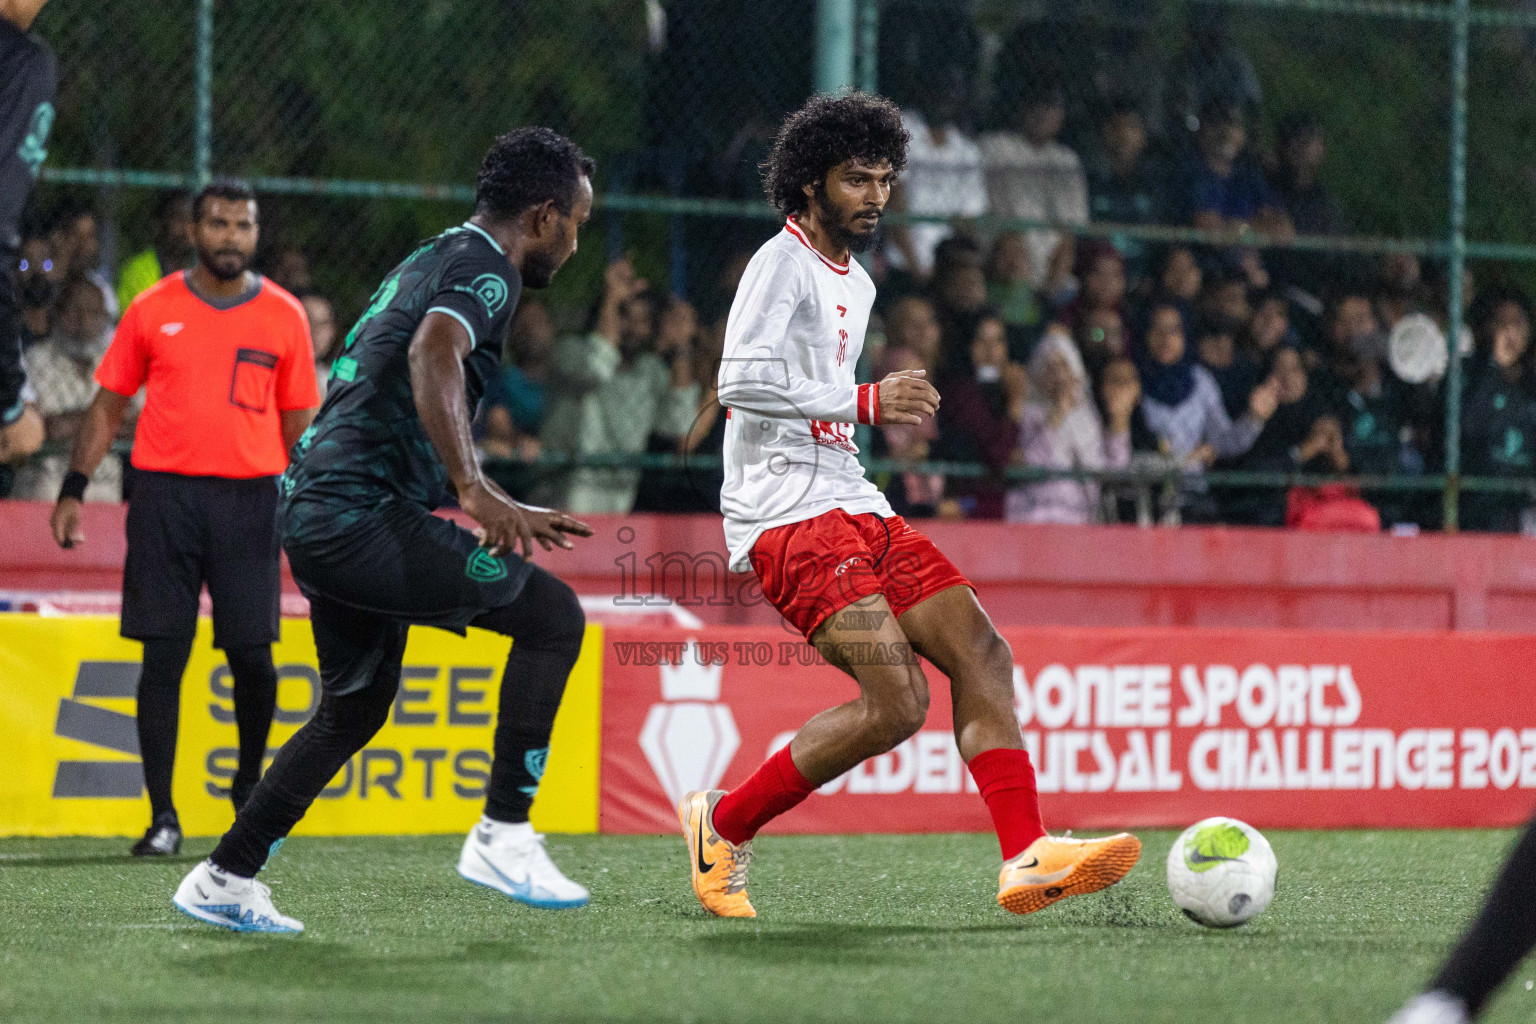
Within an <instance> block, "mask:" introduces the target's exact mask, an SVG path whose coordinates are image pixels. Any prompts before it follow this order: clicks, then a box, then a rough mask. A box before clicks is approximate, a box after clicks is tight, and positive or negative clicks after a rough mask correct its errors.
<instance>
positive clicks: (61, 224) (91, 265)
mask: <svg viewBox="0 0 1536 1024" xmlns="http://www.w3.org/2000/svg"><path fill="white" fill-rule="evenodd" d="M48 239H49V241H50V242H52V243H53V251H54V254H55V258H56V259H58V260H59V262H60V263H62V264H63V265H64V266H63V269H64V272H65V274H67V275H69V276H74V277H83V278H85V279H86V280H88V281H90V282H91V283H92V284H94V285H95V286H96V287H97V288H100V289H101V295H102V301H103V303H104V304H105V306H106V310H107V316H108V317H109V318H110V319H111V320H112V321H113V322H114V323H115V322H116V321H117V316H118V306H117V289H115V288H113V287H112V284H111V282H110V281H108V280H107V275H106V272H105V271H104V270H103V269H102V266H101V229H100V225H99V224H98V223H97V221H96V213H95V211H93V210H91V209H90V208H88V207H84V206H66V207H64V208H63V209H62V210H60V211H59V212H58V213H57V214H56V215H55V217H54V222H53V230H52V231H51V232H49V235H48Z"/></svg>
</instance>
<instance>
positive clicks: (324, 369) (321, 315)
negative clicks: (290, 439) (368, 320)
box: [298, 292, 342, 402]
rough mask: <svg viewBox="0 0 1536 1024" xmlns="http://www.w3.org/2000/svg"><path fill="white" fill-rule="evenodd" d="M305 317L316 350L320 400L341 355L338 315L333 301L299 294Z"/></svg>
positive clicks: (316, 376)
mask: <svg viewBox="0 0 1536 1024" xmlns="http://www.w3.org/2000/svg"><path fill="white" fill-rule="evenodd" d="M298 296H299V301H300V302H301V303H303V304H304V316H305V317H306V318H307V319H308V320H309V340H310V343H311V344H312V345H313V346H314V350H315V379H316V380H317V381H318V382H319V384H320V400H321V401H322V402H323V401H325V390H326V387H327V386H328V385H329V384H330V380H331V364H332V363H334V362H335V361H336V357H337V356H338V355H340V354H341V353H340V348H341V341H342V339H341V338H339V337H338V336H337V334H336V313H335V311H334V310H332V309H331V300H330V299H327V298H326V297H325V296H324V295H318V294H316V293H315V292H299V293H298Z"/></svg>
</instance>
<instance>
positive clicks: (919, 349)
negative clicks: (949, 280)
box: [876, 295, 941, 380]
mask: <svg viewBox="0 0 1536 1024" xmlns="http://www.w3.org/2000/svg"><path fill="white" fill-rule="evenodd" d="M940 338H941V335H940V331H939V319H938V316H937V314H935V313H934V311H933V303H931V302H929V301H928V300H927V299H925V298H923V297H922V296H921V295H905V296H902V297H901V298H900V299H897V300H896V303H895V304H894V305H892V306H891V308H890V311H889V312H888V313H886V315H885V347H886V352H888V353H890V352H897V351H905V352H908V353H910V355H911V358H912V359H916V361H917V365H918V366H920V367H922V368H923V369H925V370H927V371H928V379H929V380H933V379H935V378H936V377H937V375H938V371H939V362H940V348H939V345H940ZM904 361H910V360H904ZM884 376H885V375H884V374H877V375H876V379H877V380H880V379H883V378H884Z"/></svg>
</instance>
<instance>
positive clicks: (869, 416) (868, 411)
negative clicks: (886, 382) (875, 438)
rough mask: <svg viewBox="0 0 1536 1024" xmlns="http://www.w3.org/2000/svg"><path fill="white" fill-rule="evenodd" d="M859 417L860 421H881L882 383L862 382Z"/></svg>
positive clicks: (876, 422) (875, 422)
mask: <svg viewBox="0 0 1536 1024" xmlns="http://www.w3.org/2000/svg"><path fill="white" fill-rule="evenodd" d="M858 417H859V422H860V423H870V424H878V423H879V422H880V385H879V384H860V385H859V403H858Z"/></svg>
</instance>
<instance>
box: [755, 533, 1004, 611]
mask: <svg viewBox="0 0 1536 1024" xmlns="http://www.w3.org/2000/svg"><path fill="white" fill-rule="evenodd" d="M750 557H751V559H752V568H753V569H755V570H756V571H757V578H758V580H759V581H760V582H761V583H762V585H763V596H764V597H766V598H768V600H769V602H770V603H772V605H773V606H774V607H775V608H777V609H778V610H779V612H780V613H781V614H782V615H783V616H784V618H785V619H787V620H788V621H789V622H790V624H791V625H793V626H794V627H795V628H796V629H798V630H799V631H800V632H801V633H803V634H804V635H805V638H806V639H807V640H809V639H810V638H811V635H812V634H813V633H815V632H816V629H817V627H819V626H820V625H821V624H822V623H823V622H825V621H826V620H827V619H828V618H829V617H831V615H832V614H833V613H834V612H837V611H839V610H841V609H843V608H846V607H848V606H849V605H850V604H853V603H854V602H855V601H857V600H859V599H860V598H865V597H868V596H870V595H871V594H884V595H885V600H886V603H887V604H889V605H890V606H891V611H893V612H894V613H896V615H897V616H898V617H899V616H900V615H902V614H903V613H904V612H906V611H907V610H908V609H910V608H913V607H915V606H916V605H918V604H921V603H922V602H923V601H925V600H927V599H928V598H930V597H932V596H933V595H934V594H937V593H938V592H939V591H941V590H948V589H949V588H950V587H957V586H960V587H971V589H972V590H975V589H976V588H975V587H974V586H972V585H971V581H970V580H968V579H966V578H965V577H964V576H963V575H961V573H960V570H959V569H956V568H955V567H954V565H953V564H952V563H951V562H950V560H949V559H947V558H945V557H944V554H943V553H942V552H941V551H939V549H938V548H936V547H934V545H933V542H932V541H931V540H929V539H928V538H927V537H924V536H923V535H922V534H920V533H918V532H917V531H916V530H914V529H912V527H910V526H908V525H907V522H906V520H904V519H902V518H901V516H891V517H889V518H887V519H882V518H881V517H879V516H877V515H874V514H872V513H868V512H866V513H864V514H862V515H856V516H855V515H849V514H848V513H847V512H844V511H843V510H842V509H833V510H832V511H831V512H825V513H823V514H821V515H819V516H817V517H816V518H814V519H806V520H802V521H801V522H798V523H789V524H788V525H786V526H776V527H774V528H773V529H771V530H765V531H764V532H763V533H762V535H761V536H759V537H758V538H757V542H756V543H755V544H753V545H752V553H751V555H750Z"/></svg>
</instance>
